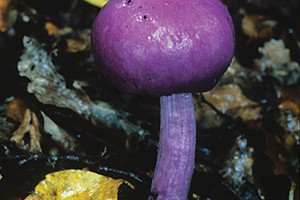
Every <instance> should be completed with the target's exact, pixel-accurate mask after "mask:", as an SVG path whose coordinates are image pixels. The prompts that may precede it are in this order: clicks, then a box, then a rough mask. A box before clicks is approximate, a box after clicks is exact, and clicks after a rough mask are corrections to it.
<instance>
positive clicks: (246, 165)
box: [220, 136, 254, 192]
mask: <svg viewBox="0 0 300 200" xmlns="http://www.w3.org/2000/svg"><path fill="white" fill-rule="evenodd" d="M253 151H254V150H253V148H252V147H249V146H248V141H247V139H246V138H244V137H242V136H239V137H237V138H236V140H235V144H234V146H233V148H232V149H231V151H230V153H229V155H228V158H227V160H226V162H225V166H224V168H223V169H222V170H221V171H220V173H221V174H222V175H223V177H224V178H225V179H226V180H227V182H228V184H230V186H231V187H232V188H233V189H234V190H235V191H236V192H240V191H239V189H240V188H241V187H242V186H243V184H245V183H246V181H249V182H253V171H252V168H253V160H254V159H253Z"/></svg>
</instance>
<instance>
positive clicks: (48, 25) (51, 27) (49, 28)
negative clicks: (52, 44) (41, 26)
mask: <svg viewBox="0 0 300 200" xmlns="http://www.w3.org/2000/svg"><path fill="white" fill-rule="evenodd" d="M45 29H46V30H47V32H48V35H55V34H57V33H58V32H59V28H58V27H57V26H56V25H55V24H53V23H52V22H46V24H45Z"/></svg>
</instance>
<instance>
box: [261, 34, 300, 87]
mask: <svg viewBox="0 0 300 200" xmlns="http://www.w3.org/2000/svg"><path fill="white" fill-rule="evenodd" d="M258 51H259V52H260V53H261V55H262V57H261V58H260V59H258V60H256V64H257V65H258V67H259V70H260V71H261V72H262V73H263V74H265V75H271V76H273V77H274V78H276V79H277V80H279V81H280V83H281V84H288V85H290V84H297V83H299V80H300V66H299V63H297V62H294V61H292V60H291V57H290V50H289V49H287V48H286V47H285V45H284V42H283V41H282V40H275V39H271V40H270V41H269V42H266V43H265V44H264V46H263V47H260V48H259V49H258Z"/></svg>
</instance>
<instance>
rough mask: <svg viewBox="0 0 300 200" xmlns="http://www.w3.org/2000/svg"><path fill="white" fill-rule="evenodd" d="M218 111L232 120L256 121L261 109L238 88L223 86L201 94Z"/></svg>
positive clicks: (232, 85)
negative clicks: (238, 118)
mask: <svg viewBox="0 0 300 200" xmlns="http://www.w3.org/2000/svg"><path fill="white" fill-rule="evenodd" d="M203 95H204V97H205V99H206V100H207V101H208V102H210V103H212V104H213V105H214V106H215V107H216V108H217V109H218V110H219V111H221V112H222V113H224V114H225V113H226V114H228V115H230V116H232V117H233V118H237V117H240V118H242V119H243V120H244V121H250V120H256V119H257V118H258V117H259V114H260V110H261V108H260V107H259V106H258V104H257V103H255V102H254V101H251V100H250V99H248V98H247V97H246V96H244V94H243V92H242V90H241V89H240V87H239V86H237V85H234V84H228V85H224V86H222V87H220V88H216V89H214V90H211V91H209V92H206V93H204V94H203Z"/></svg>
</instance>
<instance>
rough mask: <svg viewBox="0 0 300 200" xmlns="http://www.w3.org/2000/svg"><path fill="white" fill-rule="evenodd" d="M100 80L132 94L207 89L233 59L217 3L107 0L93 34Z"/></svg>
mask: <svg viewBox="0 0 300 200" xmlns="http://www.w3.org/2000/svg"><path fill="white" fill-rule="evenodd" d="M91 39H92V41H91V42H92V50H93V54H94V57H95V59H96V60H97V61H98V63H99V65H100V70H101V72H102V74H103V75H104V76H106V77H107V78H108V79H109V80H110V81H112V82H113V83H114V84H115V85H116V86H117V87H118V88H119V89H121V90H123V91H125V92H129V93H135V94H146V95H155V96H162V95H170V94H173V93H182V92H203V91H206V90H209V89H211V88H212V87H213V86H214V85H215V84H216V83H217V81H218V80H219V79H220V77H221V76H222V74H223V73H224V72H225V71H226V69H227V67H228V66H229V64H230V62H231V59H232V56H233V53H234V27H233V24H232V21H231V17H230V15H229V13H228V11H227V9H226V7H225V6H224V5H223V4H222V3H221V2H220V1H219V0H189V1H188V2H187V1H184V0H110V1H109V2H108V3H107V4H106V5H105V6H104V7H103V8H102V9H101V12H99V14H98V16H97V17H96V19H95V22H94V24H93V30H92V38H91Z"/></svg>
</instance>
